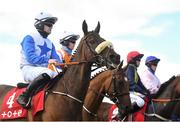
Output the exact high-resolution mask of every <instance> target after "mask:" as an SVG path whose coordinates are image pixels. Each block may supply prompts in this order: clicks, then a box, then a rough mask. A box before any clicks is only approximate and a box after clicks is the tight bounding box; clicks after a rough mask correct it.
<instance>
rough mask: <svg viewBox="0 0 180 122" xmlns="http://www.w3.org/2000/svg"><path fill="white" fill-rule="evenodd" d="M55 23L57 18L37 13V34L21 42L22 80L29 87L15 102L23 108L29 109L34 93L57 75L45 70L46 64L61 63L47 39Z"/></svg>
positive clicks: (35, 24)
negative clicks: (27, 83)
mask: <svg viewBox="0 0 180 122" xmlns="http://www.w3.org/2000/svg"><path fill="white" fill-rule="evenodd" d="M56 21H57V17H54V16H52V15H51V14H49V13H44V12H41V13H39V14H38V15H37V16H36V17H35V23H34V26H35V28H36V30H37V32H35V33H30V34H28V35H26V36H25V37H24V39H23V41H22V42H21V46H22V49H21V58H22V59H21V64H20V68H21V70H22V74H23V77H24V80H25V81H26V82H29V85H28V87H27V88H26V90H25V91H24V92H23V93H22V94H21V95H20V96H19V97H18V98H17V102H18V103H19V104H20V105H21V106H22V107H24V108H29V107H30V103H31V102H30V101H31V97H32V95H33V94H34V92H35V91H36V90H37V89H39V88H42V87H44V86H45V85H46V84H47V83H48V81H50V79H52V78H54V77H55V76H56V75H57V74H58V73H57V72H54V71H52V70H50V69H48V68H47V66H48V63H57V62H59V63H62V59H61V58H60V57H59V56H58V55H57V53H56V49H55V46H54V45H53V43H52V42H51V41H50V40H49V39H48V38H47V37H48V35H49V34H50V33H51V29H52V27H53V25H54V24H55V23H56ZM59 68H60V67H59ZM59 70H61V69H59Z"/></svg>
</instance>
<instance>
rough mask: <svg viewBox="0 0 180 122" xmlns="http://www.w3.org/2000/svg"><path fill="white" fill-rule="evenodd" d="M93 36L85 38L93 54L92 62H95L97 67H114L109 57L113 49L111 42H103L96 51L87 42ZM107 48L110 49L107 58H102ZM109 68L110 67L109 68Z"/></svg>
mask: <svg viewBox="0 0 180 122" xmlns="http://www.w3.org/2000/svg"><path fill="white" fill-rule="evenodd" d="M89 36H91V35H88V36H86V37H85V38H84V40H85V43H86V45H87V47H88V49H89V50H90V51H91V52H92V53H93V55H94V57H93V58H92V60H91V62H94V63H95V64H96V65H97V66H102V65H103V63H105V64H106V66H107V65H110V66H113V67H114V68H115V66H114V64H113V63H112V62H111V61H110V60H108V55H109V52H110V48H112V43H111V42H109V41H103V42H101V43H100V44H99V45H98V46H97V47H96V48H95V50H94V49H93V48H92V46H91V45H90V44H89V43H88V42H87V41H86V40H87V39H88V37H89ZM106 47H109V48H108V52H107V54H106V56H101V55H100V54H101V52H102V51H103V50H104V49H105V48H106ZM107 67H108V66H107Z"/></svg>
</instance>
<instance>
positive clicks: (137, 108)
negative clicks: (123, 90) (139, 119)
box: [131, 102, 141, 113]
mask: <svg viewBox="0 0 180 122" xmlns="http://www.w3.org/2000/svg"><path fill="white" fill-rule="evenodd" d="M140 109H141V107H139V106H138V105H137V103H136V102H134V103H132V110H131V112H132V113H134V112H137V111H139V110H140Z"/></svg>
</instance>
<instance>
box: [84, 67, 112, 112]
mask: <svg viewBox="0 0 180 122" xmlns="http://www.w3.org/2000/svg"><path fill="white" fill-rule="evenodd" d="M111 76H112V73H111V71H110V70H108V71H105V72H102V73H101V74H99V75H97V76H96V77H94V78H93V79H92V80H91V81H90V85H89V89H88V91H87V94H86V97H85V100H84V106H85V107H87V108H88V109H90V110H94V111H92V112H95V113H96V112H97V109H98V108H99V106H100V104H101V103H102V100H103V98H104V96H103V95H104V94H105V93H106V91H107V87H106V85H109V83H108V82H109V81H110V79H111Z"/></svg>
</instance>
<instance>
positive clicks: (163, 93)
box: [148, 80, 177, 118]
mask: <svg viewBox="0 0 180 122" xmlns="http://www.w3.org/2000/svg"><path fill="white" fill-rule="evenodd" d="M176 83H177V81H176V80H173V81H168V82H165V83H164V84H162V86H161V88H160V91H159V92H158V93H157V95H158V96H156V98H155V99H157V100H167V99H170V98H172V95H173V94H172V92H173V91H174V85H175V84H176ZM174 106H175V104H174V103H173V102H154V109H155V113H156V114H158V115H161V116H163V117H165V118H170V114H171V112H172V110H173V108H174ZM151 107H152V106H149V107H148V113H152V111H149V110H152V108H151Z"/></svg>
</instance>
